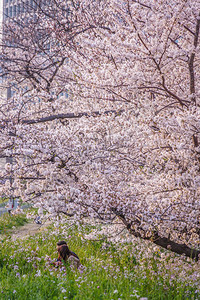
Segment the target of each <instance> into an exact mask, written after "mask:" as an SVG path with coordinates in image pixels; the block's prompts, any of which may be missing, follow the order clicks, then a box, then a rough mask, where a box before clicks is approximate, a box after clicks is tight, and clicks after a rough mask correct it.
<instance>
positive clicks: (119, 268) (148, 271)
mask: <svg viewBox="0 0 200 300" xmlns="http://www.w3.org/2000/svg"><path fill="white" fill-rule="evenodd" d="M93 229H94V226H88V225H87V226H86V225H84V226H79V227H78V226H76V225H72V226H70V225H69V226H68V225H66V226H64V227H63V228H59V229H54V228H51V229H49V231H46V232H45V231H43V232H42V233H40V234H37V235H35V236H32V237H29V238H27V239H25V240H16V241H15V242H11V239H10V237H6V236H5V237H4V239H3V240H2V241H1V244H0V299H2V300H3V299H17V300H20V299H23V300H25V299H26V300H31V299H34V300H36V299H37V300H43V299H51V300H52V299H80V300H84V299H88V300H90V299H105V300H109V299H110V300H111V299H113V300H117V299H126V300H128V299H140V298H142V297H146V298H148V299H155V300H159V299H173V300H175V299H177V300H178V299H180V300H182V299H200V293H199V289H198V287H199V285H200V284H199V282H198V280H199V279H198V278H197V280H196V281H195V280H193V279H192V280H190V281H189V279H187V276H188V278H190V277H189V276H190V274H189V273H186V275H185V277H184V276H183V277H184V278H185V280H184V278H183V279H182V278H181V277H178V275H176V276H174V274H175V273H176V274H179V273H180V272H181V271H184V270H186V271H187V272H191V274H194V272H195V270H196V269H195V268H196V265H195V263H193V262H191V261H189V262H187V261H185V260H180V259H179V258H178V257H176V256H172V257H171V256H169V253H168V252H164V251H163V252H162V251H154V250H152V253H151V254H150V256H149V257H148V256H147V253H145V251H144V252H142V251H141V249H143V248H141V246H140V244H139V242H137V243H136V244H131V243H123V244H122V243H121V244H120V243H117V244H114V243H111V242H110V241H106V240H101V241H98V242H96V241H91V240H85V239H84V236H85V234H86V233H87V234H88V233H90V232H91V231H92V230H93ZM63 239H64V240H66V241H67V242H68V245H69V247H70V249H71V250H72V251H74V252H75V253H77V254H78V255H79V257H80V260H81V263H82V264H83V265H84V267H85V271H83V273H80V272H79V271H78V270H76V271H73V270H71V269H70V267H69V266H68V265H66V266H65V267H63V268H55V267H54V266H53V264H52V261H55V260H56V258H57V251H56V243H57V241H58V240H63ZM144 249H145V248H144ZM147 250H148V249H147ZM146 252H147V251H146ZM163 255H164V259H163ZM180 262H181V263H180ZM173 263H174V265H173ZM169 264H170V265H171V268H168V266H169ZM181 264H182V265H181ZM177 268H179V270H175V269H177ZM174 272H175V273H174Z"/></svg>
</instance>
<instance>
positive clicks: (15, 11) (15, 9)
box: [13, 5, 17, 17]
mask: <svg viewBox="0 0 200 300" xmlns="http://www.w3.org/2000/svg"><path fill="white" fill-rule="evenodd" d="M16 14H17V6H16V5H14V6H13V17H16Z"/></svg>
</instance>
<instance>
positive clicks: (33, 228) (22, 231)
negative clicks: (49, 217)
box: [11, 221, 52, 240]
mask: <svg viewBox="0 0 200 300" xmlns="http://www.w3.org/2000/svg"><path fill="white" fill-rule="evenodd" d="M51 224H52V222H51V221H46V222H45V223H44V224H42V225H38V224H36V223H35V222H31V223H28V224H26V225H24V226H22V227H19V228H16V229H14V230H12V232H11V237H12V240H16V239H18V238H20V239H24V238H26V237H28V236H30V235H35V234H36V233H38V232H41V231H43V230H47V227H48V226H49V225H51Z"/></svg>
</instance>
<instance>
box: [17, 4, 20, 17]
mask: <svg viewBox="0 0 200 300" xmlns="http://www.w3.org/2000/svg"><path fill="white" fill-rule="evenodd" d="M17 14H18V15H19V14H20V3H18V4H17Z"/></svg>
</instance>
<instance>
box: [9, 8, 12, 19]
mask: <svg viewBox="0 0 200 300" xmlns="http://www.w3.org/2000/svg"><path fill="white" fill-rule="evenodd" d="M9 17H10V18H12V6H10V11H9Z"/></svg>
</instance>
